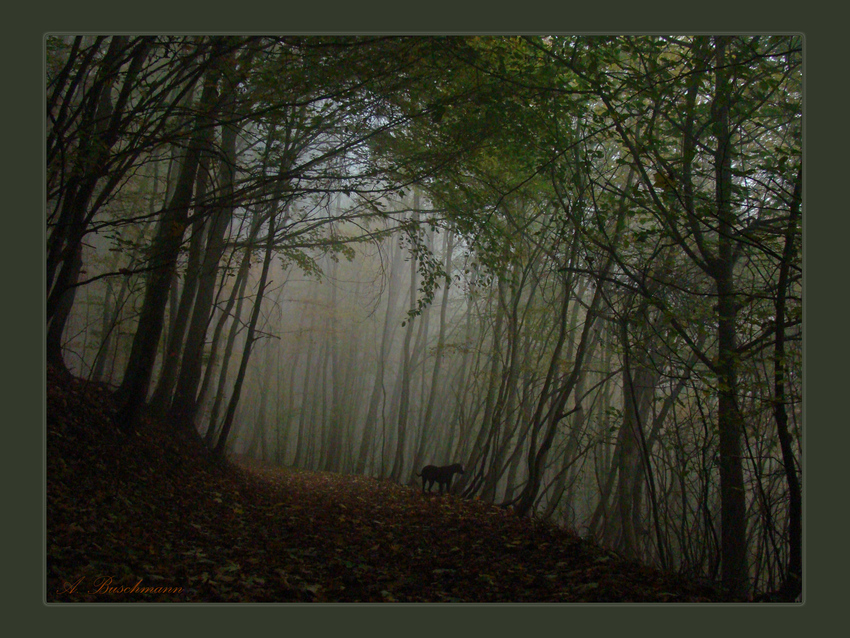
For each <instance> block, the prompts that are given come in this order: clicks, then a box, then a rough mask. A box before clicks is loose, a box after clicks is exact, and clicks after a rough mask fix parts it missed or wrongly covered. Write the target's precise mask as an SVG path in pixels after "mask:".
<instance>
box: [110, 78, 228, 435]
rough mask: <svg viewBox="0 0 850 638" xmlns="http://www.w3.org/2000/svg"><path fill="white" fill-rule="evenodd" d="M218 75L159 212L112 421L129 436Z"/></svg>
mask: <svg viewBox="0 0 850 638" xmlns="http://www.w3.org/2000/svg"><path fill="white" fill-rule="evenodd" d="M217 84H218V70H217V69H216V68H215V67H213V69H211V71H210V72H209V73H208V75H207V78H206V81H205V86H204V91H203V94H202V96H201V103H200V107H199V108H200V114H199V116H198V120H197V123H196V127H195V132H194V133H193V136H192V141H191V143H190V146H189V150H188V152H187V155H186V162H185V164H184V166H183V168H182V170H181V172H180V177H179V179H178V180H177V186H176V188H175V193H174V197H173V198H172V199H171V201H170V202H169V205H168V207H167V208H166V209H165V210H163V211H162V213H163V216H162V221H161V223H160V226H159V230H158V232H157V236H156V237H155V238H154V240H153V243H152V246H151V253H152V254H151V262H150V263H151V267H152V270H151V271H150V273H149V275H148V284H147V287H146V290H145V297H144V301H143V303H142V310H141V312H140V315H139V328H138V330H137V332H136V336H135V338H134V340H133V347H132V349H131V351H130V360H129V362H128V364H127V369H126V372H125V374H124V380H123V382H122V384H121V388H120V389H119V396H120V398H121V407H120V409H119V412H118V415H117V420H118V423H120V424H121V425H122V427H124V428H126V429H128V430H133V428H134V427H135V425H136V420H137V418H138V416H139V410H140V409H141V407H142V405H143V404H144V402H145V400H146V398H147V393H148V386H149V384H150V379H151V375H152V374H153V367H154V361H155V358H156V350H157V345H158V343H159V338H160V336H161V334H162V325H163V322H164V319H165V304H166V302H167V300H168V290H169V288H170V285H171V280H172V277H173V274H174V269H175V266H176V263H177V257H178V255H179V253H180V247H181V244H182V241H183V234H184V233H185V231H186V227H187V226H188V221H189V207H190V205H191V201H192V187H193V185H194V183H195V176H196V172H197V169H198V164H199V160H200V153H201V150H202V149H203V148H204V147H205V146H206V144H207V140H208V139H209V137H210V136H211V135H212V119H211V118H212V116H213V111H214V108H215V100H216V97H217Z"/></svg>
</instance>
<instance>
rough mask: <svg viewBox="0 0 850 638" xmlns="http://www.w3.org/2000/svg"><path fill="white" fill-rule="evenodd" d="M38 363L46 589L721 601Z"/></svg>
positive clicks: (53, 598)
mask: <svg viewBox="0 0 850 638" xmlns="http://www.w3.org/2000/svg"><path fill="white" fill-rule="evenodd" d="M114 412H115V406H114V402H113V398H112V394H111V392H110V391H109V390H108V389H107V388H105V387H103V386H100V385H96V384H88V383H86V382H84V381H82V380H79V379H74V378H71V377H68V376H66V375H62V374H58V373H56V372H54V371H53V370H48V375H47V430H46V434H47V445H46V454H47V459H46V460H47V483H46V505H47V512H46V515H47V538H46V543H47V547H46V553H47V579H46V600H47V601H48V602H95V603H105V602H287V603H305V602H405V603H420V602H440V603H447V602H455V603H457V602H502V603H511V602H514V603H518V602H550V603H569V602H721V601H724V600H728V599H726V598H725V597H724V596H723V594H722V593H721V592H720V591H718V590H717V589H715V588H714V587H712V586H711V585H710V584H708V583H696V582H693V581H688V580H686V579H683V578H680V577H677V576H676V575H671V574H663V573H660V572H658V571H656V570H654V569H651V568H649V567H646V566H644V565H641V564H638V563H636V562H632V561H627V560H624V559H622V558H620V557H618V556H616V555H615V554H613V553H611V552H608V551H605V550H604V549H602V548H600V547H598V546H597V545H595V544H593V543H591V542H588V541H586V540H582V539H581V538H579V537H578V536H576V535H575V534H573V533H571V532H569V531H567V530H563V529H559V528H556V527H553V526H551V525H546V524H540V523H535V522H534V521H531V520H529V519H526V518H519V517H517V516H515V515H513V514H512V513H511V512H510V511H506V510H504V509H501V508H498V507H494V506H492V505H489V504H486V503H483V502H480V501H477V500H463V499H460V498H458V497H455V496H451V495H446V496H442V497H441V496H439V495H437V494H436V492H435V493H434V494H431V495H428V494H422V493H421V491H420V490H419V489H417V488H415V487H411V486H405V485H399V484H396V483H392V482H389V481H379V480H376V479H373V478H369V477H364V476H351V475H339V474H332V473H324V472H307V471H299V470H293V469H284V468H271V467H263V466H260V465H257V464H248V463H244V462H241V463H240V462H233V461H229V462H220V461H216V460H214V459H213V458H212V457H211V456H210V455H209V454H208V453H207V452H206V451H205V449H204V448H203V446H201V445H200V444H199V443H198V442H197V440H196V439H195V438H193V437H191V436H187V435H185V434H184V435H180V434H177V433H175V432H174V431H173V430H172V429H170V428H168V427H167V425H166V424H163V423H160V422H156V421H145V422H144V424H143V426H142V427H141V428H140V429H139V431H138V432H137V433H136V434H133V435H131V436H129V437H127V436H124V435H122V434H121V433H120V432H119V431H118V430H117V429H116V428H115V426H114V423H113V419H112V417H113V415H114Z"/></svg>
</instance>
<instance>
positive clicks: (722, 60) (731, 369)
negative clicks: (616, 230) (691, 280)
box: [712, 36, 750, 598]
mask: <svg viewBox="0 0 850 638" xmlns="http://www.w3.org/2000/svg"><path fill="white" fill-rule="evenodd" d="M728 39H729V38H728V37H727V36H722V37H717V38H715V64H716V68H715V95H714V102H713V104H712V119H713V122H714V133H715V138H716V140H717V148H716V150H715V156H714V161H715V182H716V186H715V188H716V195H715V196H716V204H717V214H718V223H719V227H718V238H717V244H718V246H717V250H718V254H717V259H715V260H714V264H713V269H712V270H713V272H714V281H715V284H716V288H717V315H718V327H717V341H718V344H717V347H718V356H717V377H718V379H717V380H718V384H719V386H720V388H719V391H718V431H719V436H720V502H721V509H722V512H723V514H722V517H721V551H722V556H723V562H722V578H723V583H724V585H725V586H726V587H727V588H728V589H729V591H730V592H732V593H733V594H734V595H735V596H738V597H741V598H746V597H747V595H748V593H749V579H750V575H749V562H748V555H747V507H746V505H747V504H746V492H745V488H744V472H743V462H742V456H741V436H742V432H743V425H744V424H743V422H742V419H741V416H740V413H739V411H738V408H737V402H736V394H737V387H738V380H737V364H736V361H737V358H738V354H737V352H736V348H737V343H736V322H737V314H738V305H737V300H736V298H735V282H734V261H733V254H732V250H733V245H732V242H733V237H734V232H735V229H734V224H733V222H734V213H733V211H732V193H731V191H732V148H731V132H730V130H729V101H730V92H731V87H730V82H729V70H728V69H727V67H726V45H727V43H728Z"/></svg>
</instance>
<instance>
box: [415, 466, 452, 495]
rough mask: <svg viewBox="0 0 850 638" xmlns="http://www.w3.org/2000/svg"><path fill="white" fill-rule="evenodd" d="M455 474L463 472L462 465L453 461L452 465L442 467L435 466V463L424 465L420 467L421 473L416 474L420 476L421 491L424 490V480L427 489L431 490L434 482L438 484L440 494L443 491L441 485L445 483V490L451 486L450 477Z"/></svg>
mask: <svg viewBox="0 0 850 638" xmlns="http://www.w3.org/2000/svg"><path fill="white" fill-rule="evenodd" d="M455 474H463V466H462V465H461V464H460V463H455V464H454V465H446V466H443V467H437V466H436V465H426V466H425V467H423V468H422V473H421V474H417V475H416V476H421V477H422V491H423V492H424V491H425V482H426V481H427V482H428V491H429V492H430V491H431V488H432V487H434V483H437V484H439V486H440V494H442V493H443V486H444V485H445V488H446V492H448V491H449V489H450V488H451V486H452V477H453V476H454V475H455Z"/></svg>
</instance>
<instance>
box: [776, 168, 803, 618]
mask: <svg viewBox="0 0 850 638" xmlns="http://www.w3.org/2000/svg"><path fill="white" fill-rule="evenodd" d="M802 191H803V166H802V164H801V165H800V168H799V169H798V172H797V179H796V181H795V183H794V193H793V195H792V200H791V209H790V214H789V216H788V225H787V226H786V229H785V248H784V250H783V253H782V262H781V264H780V268H779V282H778V284H777V290H776V299H775V302H774V311H775V316H776V327H775V332H776V340H775V342H774V347H773V366H774V368H773V414H774V419H775V420H776V431H777V434H778V435H779V446H780V448H781V450H782V465H783V466H784V468H785V479H786V481H787V483H788V566H787V569H786V573H785V579H784V582H783V583H782V590H781V595H782V598H783V600H786V601H788V602H793V601H794V600H796V599H797V597H798V596H799V595H800V593H801V592H802V589H803V498H802V488H801V487H800V480H799V478H798V477H797V459H796V458H795V456H794V447H793V443H792V438H791V434H790V432H789V430H788V414H787V412H786V410H785V401H786V399H785V384H786V376H787V363H786V353H785V310H786V308H785V305H786V299H787V297H788V287H789V271H790V267H791V263H792V261H793V260H794V257H795V255H796V235H797V223H798V221H799V218H800V206H801V200H802Z"/></svg>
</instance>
